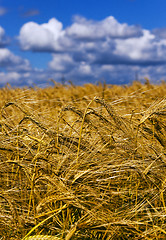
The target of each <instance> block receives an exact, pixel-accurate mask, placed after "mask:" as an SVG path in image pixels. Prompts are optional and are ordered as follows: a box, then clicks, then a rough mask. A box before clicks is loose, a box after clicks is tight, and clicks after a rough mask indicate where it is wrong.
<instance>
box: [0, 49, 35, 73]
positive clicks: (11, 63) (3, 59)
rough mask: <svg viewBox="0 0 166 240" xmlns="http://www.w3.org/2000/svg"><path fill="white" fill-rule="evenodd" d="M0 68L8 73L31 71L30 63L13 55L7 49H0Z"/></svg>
mask: <svg viewBox="0 0 166 240" xmlns="http://www.w3.org/2000/svg"><path fill="white" fill-rule="evenodd" d="M0 68H5V69H7V70H9V71H11V70H13V69H15V70H17V71H18V72H19V71H28V70H30V69H31V67H30V63H29V61H28V60H27V59H23V58H21V57H19V56H16V55H14V54H13V53H12V52H11V51H10V50H8V49H7V48H1V49H0Z"/></svg>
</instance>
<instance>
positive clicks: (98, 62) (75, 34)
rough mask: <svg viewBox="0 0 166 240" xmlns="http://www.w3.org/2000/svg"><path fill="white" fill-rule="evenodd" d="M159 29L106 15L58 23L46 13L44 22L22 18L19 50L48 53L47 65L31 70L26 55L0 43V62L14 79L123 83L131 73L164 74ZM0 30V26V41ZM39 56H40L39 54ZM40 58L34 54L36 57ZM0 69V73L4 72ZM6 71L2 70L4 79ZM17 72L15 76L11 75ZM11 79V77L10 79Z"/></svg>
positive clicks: (165, 52)
mask: <svg viewBox="0 0 166 240" xmlns="http://www.w3.org/2000/svg"><path fill="white" fill-rule="evenodd" d="M164 34H165V32H164V30H162V37H160V35H161V31H158V32H157V31H156V32H154V31H151V32H150V31H149V30H146V29H141V27H139V26H135V25H131V26H130V25H128V24H127V23H119V22H118V21H117V20H116V19H115V18H114V17H112V16H110V17H107V18H105V19H103V20H101V21H94V20H88V19H86V18H83V17H79V16H77V17H75V18H74V20H73V22H72V24H71V25H70V26H68V27H66V28H63V25H62V23H61V22H59V21H58V20H57V19H55V18H52V19H50V20H49V21H48V22H47V23H44V24H38V23H35V22H27V23H26V24H24V25H23V26H22V28H21V29H20V34H19V37H18V39H19V42H20V46H21V48H22V50H24V51H32V52H34V53H33V54H35V52H40V54H41V57H42V53H43V52H49V53H51V54H52V60H51V61H50V62H48V68H47V69H36V68H34V69H32V67H31V66H30V63H29V61H28V60H27V59H23V58H21V57H19V56H16V55H15V54H14V53H12V52H11V51H9V50H8V49H6V48H2V47H1V48H0V67H1V68H3V69H4V70H5V71H6V72H7V71H8V73H12V74H14V72H17V73H18V74H19V77H18V75H13V76H15V77H14V79H15V82H17V83H18V84H32V83H34V82H35V83H36V84H39V83H44V82H46V81H47V80H48V79H51V78H53V79H55V80H60V79H61V77H62V75H64V77H65V79H67V80H68V79H71V80H73V82H75V83H76V84H79V83H85V82H87V81H91V82H94V81H98V80H99V79H102V78H105V79H106V81H107V80H108V81H109V80H110V82H111V83H127V82H129V81H132V80H133V79H134V78H135V75H136V72H137V73H138V75H139V78H143V76H150V77H151V78H152V79H154V80H155V79H160V78H164V74H166V70H165V69H166V38H165V37H164V36H165V35H164ZM4 37H5V31H4V29H3V28H0V43H2V42H4ZM43 58H44V55H43ZM39 61H40V59H39ZM5 71H4V72H5ZM12 74H10V75H7V73H4V74H2V73H1V77H2V78H3V79H5V76H6V79H8V80H9V79H10V76H12ZM17 77H18V81H16V78H17ZM11 81H12V80H11Z"/></svg>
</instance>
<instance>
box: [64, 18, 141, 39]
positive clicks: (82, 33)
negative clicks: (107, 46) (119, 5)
mask: <svg viewBox="0 0 166 240" xmlns="http://www.w3.org/2000/svg"><path fill="white" fill-rule="evenodd" d="M74 20H75V22H74V23H73V24H72V25H71V26H70V27H69V28H67V29H66V33H67V35H69V36H71V37H74V38H77V39H86V40H97V39H102V38H107V37H111V38H129V37H134V36H136V37H138V36H141V34H142V30H141V28H140V27H139V26H129V25H128V24H126V23H123V24H121V23H119V22H118V21H117V20H116V19H115V18H114V17H113V16H110V17H107V18H105V19H104V20H102V21H98V22H97V21H92V20H87V19H86V18H82V17H78V16H77V17H76V18H75V19H74Z"/></svg>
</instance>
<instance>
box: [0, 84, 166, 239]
mask: <svg viewBox="0 0 166 240" xmlns="http://www.w3.org/2000/svg"><path fill="white" fill-rule="evenodd" d="M0 108H1V112H0V239H3V240H10V239H12V240H19V239H20V240H21V239H24V240H30V239H34V240H37V239H38V240H39V239H42V240H44V239H50V240H55V239H65V240H69V239H71V240H89V239H100V240H111V239H113V240H114V239H115V240H119V239H131V240H132V239H134V240H135V239H149V240H152V239H166V83H164V82H162V83H161V84H160V85H152V84H150V83H149V82H148V81H147V82H146V83H145V84H141V83H139V82H134V83H133V84H132V85H131V86H113V85H106V84H99V85H92V84H87V85H84V86H73V85H70V86H65V85H61V84H55V86H54V87H48V88H45V89H40V88H27V89H17V88H16V89H14V88H13V89H11V88H10V87H9V86H8V87H6V88H3V89H0Z"/></svg>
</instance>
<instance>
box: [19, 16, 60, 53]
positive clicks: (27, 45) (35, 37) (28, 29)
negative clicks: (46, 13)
mask: <svg viewBox="0 0 166 240" xmlns="http://www.w3.org/2000/svg"><path fill="white" fill-rule="evenodd" d="M62 28H63V25H62V23H61V22H59V21H58V20H56V19H55V18H52V19H50V20H49V22H48V23H44V24H41V25H39V24H37V23H35V22H28V23H26V24H24V25H23V26H22V28H21V30H20V35H19V40H20V44H21V48H22V49H23V50H32V51H56V50H59V48H60V46H59V44H58V42H57V40H58V38H60V37H61V36H62V35H63V30H62Z"/></svg>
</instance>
